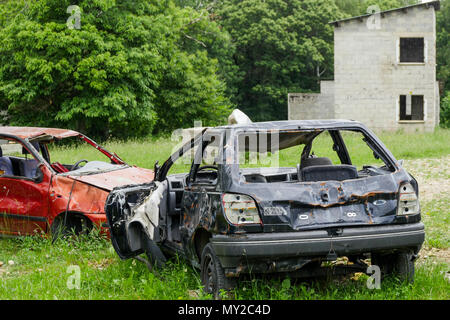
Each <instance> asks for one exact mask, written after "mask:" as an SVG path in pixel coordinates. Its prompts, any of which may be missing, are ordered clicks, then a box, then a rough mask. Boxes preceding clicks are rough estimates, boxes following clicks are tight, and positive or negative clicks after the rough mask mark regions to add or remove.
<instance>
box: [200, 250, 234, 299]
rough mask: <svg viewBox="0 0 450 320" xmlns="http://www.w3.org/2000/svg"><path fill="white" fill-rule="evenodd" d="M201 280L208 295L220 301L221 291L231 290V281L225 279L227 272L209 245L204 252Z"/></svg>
mask: <svg viewBox="0 0 450 320" xmlns="http://www.w3.org/2000/svg"><path fill="white" fill-rule="evenodd" d="M201 280H202V285H203V287H204V290H205V292H206V293H210V294H212V295H213V296H214V299H220V298H221V296H220V292H221V290H228V289H231V287H232V285H231V281H230V280H229V279H228V278H227V277H225V272H224V270H223V268H222V265H221V264H220V261H219V259H218V258H217V256H216V254H215V252H214V249H213V247H212V246H211V244H210V243H208V244H207V245H206V246H205V248H204V249H203V252H202V259H201Z"/></svg>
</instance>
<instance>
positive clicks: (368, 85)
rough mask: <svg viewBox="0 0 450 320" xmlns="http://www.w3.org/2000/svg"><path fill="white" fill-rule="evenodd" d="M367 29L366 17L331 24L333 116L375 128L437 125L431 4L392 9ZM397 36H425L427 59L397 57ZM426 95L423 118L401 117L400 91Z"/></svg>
mask: <svg viewBox="0 0 450 320" xmlns="http://www.w3.org/2000/svg"><path fill="white" fill-rule="evenodd" d="M379 23H380V25H379V26H380V29H369V28H368V27H367V18H365V19H362V21H360V20H358V19H354V20H350V21H348V22H343V23H342V24H340V25H339V27H335V32H334V59H335V70H334V77H335V117H336V118H344V119H345V118H352V119H354V120H359V121H362V122H364V123H365V124H366V125H368V126H369V127H371V128H373V129H386V130H397V129H404V130H405V131H414V130H426V131H430V130H433V129H434V127H435V126H436V118H437V117H436V89H437V88H436V85H437V83H436V48H435V43H436V32H435V11H434V8H433V7H430V8H429V9H427V8H426V7H424V6H423V7H415V8H410V9H408V10H407V11H406V12H404V11H401V10H399V11H395V12H391V13H387V14H385V16H384V17H382V18H380V20H379ZM400 37H424V42H425V63H423V64H402V63H399V42H400ZM402 94H403V95H407V94H413V95H424V121H417V122H412V121H408V122H404V121H399V109H398V108H399V96H400V95H402Z"/></svg>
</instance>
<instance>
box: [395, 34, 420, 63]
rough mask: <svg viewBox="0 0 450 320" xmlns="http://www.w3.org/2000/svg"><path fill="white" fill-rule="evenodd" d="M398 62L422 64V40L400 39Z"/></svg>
mask: <svg viewBox="0 0 450 320" xmlns="http://www.w3.org/2000/svg"><path fill="white" fill-rule="evenodd" d="M400 62H419V63H420V62H424V40H423V38H400Z"/></svg>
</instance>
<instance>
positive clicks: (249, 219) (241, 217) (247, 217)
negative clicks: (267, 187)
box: [222, 193, 261, 225]
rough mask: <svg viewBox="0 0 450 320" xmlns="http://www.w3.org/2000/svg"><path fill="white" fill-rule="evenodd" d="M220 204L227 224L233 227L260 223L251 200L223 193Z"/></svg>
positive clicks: (238, 195) (240, 195) (239, 195)
mask: <svg viewBox="0 0 450 320" xmlns="http://www.w3.org/2000/svg"><path fill="white" fill-rule="evenodd" d="M222 203H223V210H224V212H225V217H226V218H227V220H228V222H229V223H231V224H234V225H243V224H260V223H261V219H260V217H259V213H258V208H257V207H256V202H255V201H254V200H253V198H251V197H249V196H247V195H243V194H233V193H224V194H223V195H222Z"/></svg>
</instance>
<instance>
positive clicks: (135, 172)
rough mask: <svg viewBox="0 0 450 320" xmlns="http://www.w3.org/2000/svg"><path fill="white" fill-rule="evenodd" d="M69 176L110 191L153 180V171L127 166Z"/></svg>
mask: <svg viewBox="0 0 450 320" xmlns="http://www.w3.org/2000/svg"><path fill="white" fill-rule="evenodd" d="M69 177H70V178H72V179H76V180H77V181H82V182H85V183H87V184H90V185H93V186H95V187H98V188H101V189H105V190H108V191H111V190H112V189H114V188H116V187H120V186H125V185H130V184H140V183H146V182H150V181H153V178H154V172H153V170H149V169H144V168H138V167H127V168H124V169H119V170H113V171H108V172H102V173H95V174H89V175H82V176H75V175H69Z"/></svg>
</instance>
